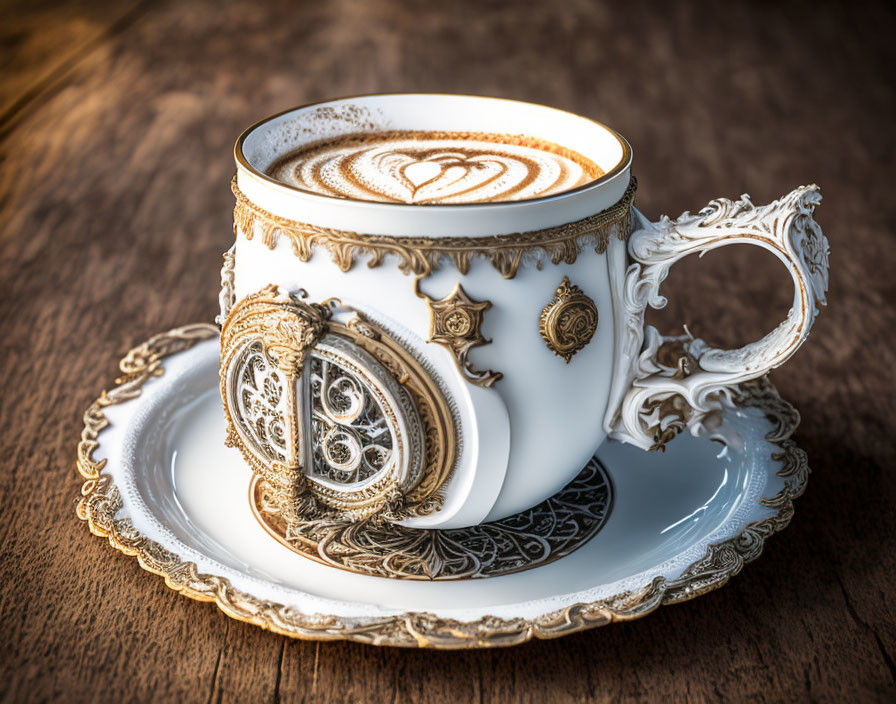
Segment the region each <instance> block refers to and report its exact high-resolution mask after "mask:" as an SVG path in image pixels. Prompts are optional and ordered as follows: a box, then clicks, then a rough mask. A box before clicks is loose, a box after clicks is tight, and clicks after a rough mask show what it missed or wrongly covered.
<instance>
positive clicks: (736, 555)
mask: <svg viewBox="0 0 896 704" xmlns="http://www.w3.org/2000/svg"><path fill="white" fill-rule="evenodd" d="M217 332H218V331H217V329H216V328H215V327H214V326H212V325H205V324H198V325H189V326H186V327H182V328H177V329H175V330H171V331H169V332H166V333H162V334H160V335H156V336H155V337H153V338H151V339H150V340H148V341H147V342H145V343H143V344H142V345H139V346H137V347H135V348H134V349H132V350H131V351H130V352H129V353H128V354H127V356H126V357H125V358H124V359H123V360H122V361H121V363H120V367H121V371H122V376H120V377H119V378H118V379H116V380H115V385H114V386H113V388H111V389H110V390H108V391H104V392H103V393H102V394H101V395H100V397H99V398H98V399H97V400H96V401H94V402H93V403H92V404H91V405H90V407H89V408H88V409H87V411H86V412H85V414H84V429H83V430H82V432H81V442H80V443H79V444H78V459H77V467H78V471H79V472H80V473H81V475H82V477H83V478H84V482H83V484H82V486H81V499H80V501H79V502H78V507H77V515H78V517H79V518H80V519H81V520H83V521H86V522H87V524H88V526H89V528H90V530H91V532H92V533H94V534H95V535H98V536H101V537H104V538H107V539H108V540H109V544H110V545H112V547H114V548H116V549H117V550H120V551H122V552H123V553H125V554H127V555H133V556H135V557H136V558H137V561H138V562H139V564H140V566H141V567H142V568H143V569H145V570H147V571H149V572H153V573H155V574H158V575H161V576H162V577H164V579H165V584H167V585H168V586H169V587H171V588H172V589H174V590H176V591H178V592H180V593H182V594H184V595H185V596H188V597H190V598H192V599H197V600H199V601H213V602H214V603H215V604H216V605H217V606H218V608H220V609H221V610H222V611H223V612H224V613H225V614H227V615H228V616H230V617H232V618H235V619H238V620H240V621H246V622H247V623H253V624H255V625H257V626H260V627H262V628H266V629H268V630H270V631H274V632H275V633H280V634H282V635H287V636H291V637H293V638H302V639H308V640H339V639H344V640H353V641H358V642H361V643H370V644H374V645H390V646H406V647H429V648H445V649H460V648H477V647H498V646H508V645H515V644H518V643H523V642H525V641H527V640H530V639H532V638H555V637H557V636H562V635H567V634H569V633H574V632H576V631H581V630H584V629H586V628H594V627H596V626H602V625H605V624H608V623H612V622H614V621H626V620H631V619H635V618H640V617H641V616H646V615H647V614H649V613H650V612H652V611H654V610H655V609H657V608H658V607H660V606H661V605H663V604H675V603H679V602H682V601H687V600H689V599H693V598H694V597H697V596H700V595H702V594H705V593H707V592H709V591H712V590H713V589H717V588H719V587H721V586H723V585H725V584H726V583H727V582H728V580H729V579H730V578H731V577H733V576H734V575H736V574H738V573H739V572H740V571H741V569H743V566H744V565H745V564H747V563H748V562H752V561H753V560H755V559H756V558H757V557H759V555H760V554H761V553H762V548H763V546H764V544H765V541H766V540H767V539H768V538H769V537H771V536H772V535H774V534H775V533H777V532H778V531H780V530H783V529H784V528H786V527H787V525H788V523H790V519H791V518H792V516H793V499H795V498H796V497H798V496H800V494H802V493H803V491H804V490H805V488H806V484H807V481H808V477H809V467H808V463H807V459H806V454H805V452H804V451H803V450H801V449H800V448H799V447H797V446H796V444H795V443H794V442H793V440H791V439H790V438H791V435H792V434H793V432H794V430H795V429H796V427H797V425H798V424H799V414H798V413H797V412H796V411H795V410H794V408H793V407H792V406H791V405H790V404H789V403H787V401H785V400H784V399H782V398H781V396H780V395H779V394H778V392H777V391H776V390H775V388H774V386H772V385H771V383H770V382H769V381H768V380H767V379H761V380H757V381H753V382H749V383H747V384H743V385H741V386H740V394H739V396H738V397H737V398H736V399H735V401H736V403H737V404H738V405H740V406H742V407H753V408H758V409H760V410H761V411H763V412H764V413H765V415H766V417H767V418H768V419H769V420H770V421H771V422H772V423H773V425H774V427H773V429H772V430H771V432H769V434H768V435H767V439H768V441H769V442H770V443H772V444H774V445H776V446H777V448H778V452H776V453H775V454H773V455H772V459H774V460H777V461H780V462H782V467H781V469H780V471H779V472H778V476H780V477H782V478H784V479H785V484H784V487H783V488H782V489H781V491H780V492H778V493H777V494H776V495H775V496H773V497H771V498H764V499H762V500H761V503H762V504H763V505H765V506H768V507H769V508H771V509H773V510H775V511H776V513H775V515H773V516H771V517H769V518H766V519H764V520H761V521H756V522H753V523H750V524H748V525H747V526H745V527H744V529H743V530H742V531H741V532H740V533H739V534H738V535H736V536H734V537H733V538H730V539H728V540H725V541H722V542H721V543H717V544H715V545H710V546H709V547H708V548H707V551H706V554H705V555H704V556H703V557H702V558H701V559H699V560H697V561H696V562H694V563H693V564H692V565H690V566H689V567H688V568H687V569H685V571H684V572H683V573H682V574H681V576H680V577H678V578H677V579H674V580H667V579H665V578H663V577H657V578H656V579H654V580H653V581H652V582H651V583H650V584H648V585H645V586H644V587H643V588H641V589H637V590H633V591H629V592H624V593H622V594H617V595H616V596H613V597H610V598H608V599H603V600H601V601H596V602H591V603H579V604H572V605H570V606H567V607H565V608H563V609H560V610H558V611H554V612H551V613H548V614H544V615H542V616H538V617H536V618H533V619H526V618H514V619H505V618H499V617H496V616H484V617H482V618H480V619H477V620H475V621H458V620H455V619H448V618H442V617H440V616H437V615H435V614H430V613H420V612H408V613H404V614H399V615H395V616H383V617H373V618H343V617H339V616H333V615H327V614H303V613H300V612H299V611H297V610H296V609H295V608H294V607H289V606H284V605H283V604H277V603H275V602H273V601H268V600H264V599H259V598H257V597H255V596H253V595H251V594H247V593H245V592H242V591H240V590H238V589H235V588H234V587H233V585H232V584H231V583H230V581H229V580H227V579H225V578H223V577H218V576H216V575H210V574H202V573H201V572H199V570H198V569H197V567H196V565H195V563H193V562H187V561H184V560H182V559H181V558H180V557H179V556H178V555H176V554H174V553H172V552H171V551H169V550H166V549H165V548H163V547H162V546H161V545H159V544H158V543H156V542H154V541H152V540H150V539H149V538H147V537H145V536H143V535H141V534H140V533H139V532H138V531H137V530H136V529H135V528H134V526H133V523H132V522H131V519H129V518H118V517H117V514H118V513H119V511H120V510H121V508H122V501H121V496H120V494H119V492H118V488H117V487H116V486H115V484H114V482H113V481H112V478H111V477H110V476H109V475H108V474H105V473H104V472H103V469H104V467H105V464H106V460H94V458H93V453H94V452H95V450H96V449H97V447H99V441H98V436H99V433H100V431H101V430H102V429H103V428H105V427H106V426H108V425H109V421H108V420H107V419H106V416H105V415H104V413H103V409H104V408H105V407H106V406H110V405H114V404H118V403H124V402H126V401H129V400H131V399H134V398H136V397H138V396H139V395H140V393H141V389H142V387H143V385H144V384H145V383H146V382H147V381H148V380H149V379H150V378H151V377H153V376H158V375H160V374H162V372H163V369H162V365H161V360H162V359H163V358H164V357H166V356H168V355H171V354H175V353H177V352H180V351H182V350H185V349H188V348H189V347H192V346H193V345H194V344H196V343H197V342H200V341H202V340H206V339H209V338H211V337H213V336H215V335H216V334H217Z"/></svg>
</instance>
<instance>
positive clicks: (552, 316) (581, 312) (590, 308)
mask: <svg viewBox="0 0 896 704" xmlns="http://www.w3.org/2000/svg"><path fill="white" fill-rule="evenodd" d="M538 330H539V332H540V333H541V336H542V338H544V341H545V343H546V344H547V346H548V348H549V349H550V350H551V351H552V352H553V353H554V354H556V355H558V356H560V357H563V359H564V360H565V361H566V363H567V364H569V360H571V359H572V358H573V355H574V354H575V353H576V352H578V351H579V350H580V349H582V348H583V347H584V346H585V345H587V344H588V343H589V342H591V338H592V337H594V332H595V331H596V330H597V306H596V305H594V301H593V300H591V299H590V298H589V297H588V296H586V295H585V294H584V293H582V289H580V288H579V287H578V286H576V285H575V284H572V283H570V281H569V277H568V276H564V277H563V281H561V282H560V286H558V287H557V292H556V293H555V294H554V298H553V300H552V301H551V302H550V303H548V304H547V305H546V306H545V307H544V310H542V311H541V320H540V321H539V326H538Z"/></svg>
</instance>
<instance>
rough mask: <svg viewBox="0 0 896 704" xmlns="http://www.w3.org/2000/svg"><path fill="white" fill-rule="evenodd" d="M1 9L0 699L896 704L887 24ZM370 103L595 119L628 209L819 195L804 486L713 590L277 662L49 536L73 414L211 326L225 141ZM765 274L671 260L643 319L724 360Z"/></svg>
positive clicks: (714, 16) (765, 297) (207, 611)
mask: <svg viewBox="0 0 896 704" xmlns="http://www.w3.org/2000/svg"><path fill="white" fill-rule="evenodd" d="M22 7H24V5H23V6H22ZM22 7H19V6H13V5H9V4H7V5H6V6H5V8H4V9H3V10H2V11H0V12H2V16H3V18H4V21H9V22H10V24H8V25H7V26H10V27H12V26H13V24H11V22H12V20H14V21H15V25H14V27H15V32H14V34H15V37H14V39H9V36H8V35H0V36H2V38H3V46H4V49H5V51H6V53H4V58H3V61H2V62H0V67H2V70H3V77H2V84H3V87H2V89H0V102H2V104H3V105H5V106H7V107H8V106H9V105H12V104H14V103H16V101H18V100H20V98H21V97H22V96H28V100H27V101H26V103H27V110H22V109H16V110H13V111H12V112H10V111H7V112H6V113H4V115H5V117H4V118H3V120H4V121H3V122H2V123H0V140H2V141H0V158H2V167H0V333H2V334H0V389H2V391H0V427H2V428H3V430H2V435H0V512H2V514H0V546H2V559H0V614H2V626H0V695H2V698H3V699H4V700H5V701H73V702H77V701H96V700H106V701H150V700H160V701H178V700H179V701H190V702H192V701H208V702H244V701H253V702H255V701H270V702H286V701H309V702H310V701H315V702H317V701H321V702H325V701H334V702H336V701H359V702H360V701H376V702H380V701H398V702H405V701H409V702H423V701H426V702H433V701H446V702H447V701H452V702H465V701H483V702H484V701H489V702H492V701H519V702H540V701H551V702H566V701H570V702H571V701H615V700H632V699H648V700H656V699H661V698H663V699H669V700H673V701H681V700H693V701H705V700H727V701H794V700H802V701H808V700H815V701H844V700H846V701H873V700H890V701H892V699H893V697H894V686H896V685H894V678H896V665H894V656H896V628H894V624H896V618H894V606H893V579H894V575H896V550H894V545H896V519H894V516H896V511H894V508H893V507H894V502H896V491H894V489H896V479H894V468H896V444H894V439H893V438H894V431H896V428H894V420H893V419H894V418H896V394H894V391H896V389H894V384H893V369H894V366H896V354H894V348H893V345H894V344H896V334H894V331H896V311H894V303H893V302H894V300H896V283H894V282H896V277H894V275H893V272H894V270H896V254H894V252H896V235H894V231H893V223H894V222H896V199H894V198H893V196H892V193H891V190H892V185H891V179H892V175H891V171H892V165H893V163H894V161H896V158H894V157H896V134H894V130H893V124H894V118H896V90H894V84H893V81H892V75H891V71H892V66H893V65H896V61H894V59H896V56H894V54H896V48H894V47H896V45H894V44H893V42H892V40H891V36H892V32H893V29H894V27H896V23H894V15H893V11H892V10H891V9H887V8H886V7H885V6H884V5H871V4H869V5H857V4H850V5H848V6H846V5H844V6H838V5H830V6H827V5H825V6H818V5H816V4H815V3H808V2H806V3H783V4H781V3H746V2H745V3H733V2H732V3H725V4H724V5H721V4H719V5H718V6H717V5H716V4H714V3H709V2H697V3H692V4H689V5H687V6H677V7H675V8H674V9H662V10H661V9H660V8H661V7H664V6H661V5H659V4H658V3H651V2H647V1H646V0H628V2H625V3H621V4H619V5H617V6H616V7H613V8H611V7H609V6H608V5H606V4H603V3H601V4H598V3H592V2H585V1H584V0H569V1H567V2H563V3H551V2H544V3H506V4H504V3H497V2H487V3H479V2H472V1H470V2H452V3H443V4H440V5H438V6H435V5H432V4H430V3H425V2H422V0H421V1H420V2H402V3H399V2H390V1H388V0H367V1H365V2H361V1H360V0H332V1H331V2H327V3H322V2H310V1H303V2H286V1H284V2H272V3H265V4H257V3H252V4H249V3H245V4H239V3H220V2H214V1H213V0H199V1H197V2H190V3H175V2H167V3H165V2H163V3H152V4H141V5H118V4H116V5H115V6H114V8H113V6H112V5H111V4H103V5H89V4H87V3H81V4H75V5H72V4H66V5H60V6H59V7H58V8H54V6H53V5H52V4H43V5H41V6H40V7H41V11H40V12H34V13H31V14H29V13H28V12H27V11H26V10H23V9H22ZM10 18H12V19H10ZM60 27H61V28H62V29H60ZM66 27H67V28H69V29H66ZM4 31H5V30H4ZM48 32H49V33H51V34H47V33H48ZM57 36H59V37H62V39H61V40H60V41H61V42H63V43H64V42H65V41H66V37H68V38H71V40H72V41H73V42H75V43H76V44H77V46H78V47H79V48H77V50H76V51H74V52H73V53H72V52H70V51H69V49H68V48H66V47H62V48H60V47H59V46H58V44H59V42H57V41H56V40H55V39H54V37H57ZM42 47H43V48H42ZM47 47H50V48H49V49H48V48H47ZM48 75H50V76H56V77H57V78H56V79H54V80H51V81H47V80H45V78H44V77H46V76H48ZM390 90H437V91H444V92H466V93H482V94H492V95H498V96H507V97H514V98H520V99H526V100H533V101H536V102H542V103H547V104H551V105H556V106H558V107H561V108H566V109H569V110H573V111H575V112H579V113H582V114H585V115H589V116H593V117H595V118H597V119H599V120H602V121H604V122H607V123H609V124H611V125H613V126H615V127H618V128H619V129H620V130H621V131H622V132H623V133H624V134H625V135H626V136H627V137H628V138H629V140H630V142H631V143H632V144H633V145H634V148H635V170H636V173H637V175H638V177H639V180H640V184H641V187H640V191H639V194H638V205H639V207H640V208H641V209H642V211H644V212H645V213H646V214H648V215H650V216H657V215H659V214H660V213H668V214H671V215H676V214H678V213H679V212H680V211H682V210H684V209H691V210H693V209H696V208H699V207H701V206H702V205H704V204H705V203H706V201H707V200H709V199H710V198H713V197H716V196H720V195H724V196H729V197H731V196H737V195H739V194H740V193H741V192H743V191H747V192H749V193H751V194H752V195H753V196H754V199H755V201H756V202H757V203H764V202H767V201H768V200H770V199H772V198H775V197H777V196H779V195H781V194H783V193H785V192H787V191H788V190H790V189H791V188H793V187H794V186H796V185H799V184H801V183H806V182H810V181H816V182H818V183H819V184H820V185H821V186H822V190H823V193H824V198H825V200H824V203H823V204H822V206H821V208H820V209H819V212H818V219H819V221H820V222H821V223H822V225H823V227H824V229H825V232H826V234H827V235H828V237H829V238H830V241H831V246H832V260H831V262H832V270H831V287H830V293H829V298H830V302H831V304H830V306H829V308H828V309H827V310H825V311H823V313H822V315H821V316H820V318H819V320H818V323H817V326H816V328H815V331H814V332H813V334H812V336H811V338H810V339H809V342H808V343H807V344H806V346H805V347H804V349H803V350H802V351H800V352H799V353H798V354H797V355H796V357H795V358H794V359H793V360H792V362H791V363H789V364H787V365H786V366H785V367H783V368H782V369H780V370H779V371H777V372H776V373H775V374H774V377H773V378H774V381H775V383H776V384H777V385H778V387H779V388H780V390H781V391H782V393H783V394H784V395H785V396H786V397H787V398H788V399H789V400H791V401H792V402H793V403H795V404H796V406H797V407H798V408H799V409H800V411H801V412H802V414H803V424H802V426H801V428H800V430H799V431H798V434H797V439H798V441H799V442H800V444H801V445H802V446H803V447H804V448H805V449H806V450H807V451H808V452H809V455H810V460H811V464H812V467H813V469H814V473H813V476H812V479H811V481H810V484H809V489H808V492H807V494H806V495H805V496H804V497H803V498H801V499H800V500H799V502H798V503H797V515H796V518H795V519H794V522H793V523H792V525H791V527H790V528H789V529H788V530H787V531H786V532H784V533H783V534H782V535H780V536H778V537H775V538H773V539H772V540H771V542H770V543H769V546H768V550H767V553H766V555H765V556H764V557H763V558H762V559H761V560H759V561H758V562H757V563H755V564H753V565H750V566H749V567H748V568H747V569H746V570H745V571H744V574H743V575H741V576H739V577H738V578H736V579H735V580H734V581H733V582H732V583H731V584H730V585H729V586H727V587H726V588H724V589H722V590H720V591H718V592H716V593H714V594H711V595H709V596H706V597H703V598H701V599H698V600H696V601H694V602H690V603H687V604H684V605H681V606H675V607H669V608H664V609H661V610H660V611H658V612H657V613H655V614H653V615H652V616H650V617H648V618H646V619H644V620H641V621H638V622H633V623H628V624H623V625H617V626H611V627H608V628H603V629H599V630H597V631H592V632H586V633H582V634H578V635H575V636H572V637H569V638H564V639H561V640H558V641H550V642H536V643H530V644H527V645H525V646H522V647H518V648H514V649H512V650H505V651H495V652H465V653H438V652H408V651H400V650H395V649H388V648H384V649H377V648H372V647H364V646H359V645H353V644H344V643H330V644H315V643H303V642H294V641H289V640H287V639H285V638H282V637H279V636H275V635H272V634H270V633H266V632H263V631H261V630H259V629H257V628H254V627H252V626H248V625H246V624H242V623H238V622H234V621H231V620H230V619H227V618H226V617H225V616H223V614H221V613H219V612H218V611H217V610H216V609H214V608H213V607H212V606H209V605H205V604H198V603H195V602H191V601H189V600H187V599H184V598H182V597H180V596H178V595H176V594H175V593H173V592H172V591H170V590H168V589H167V588H166V587H165V586H164V584H163V583H162V581H161V580H160V579H158V578H155V577H153V576H150V575H148V574H146V573H145V572H143V571H142V570H141V569H140V568H139V567H138V566H137V564H136V563H135V562H134V561H133V560H132V559H130V558H127V557H125V556H123V555H120V554H118V553H113V552H112V551H110V549H109V547H108V546H107V545H105V544H104V543H103V541H100V540H98V539H96V538H94V537H92V536H90V535H89V534H88V532H87V530H86V529H85V527H84V526H83V524H81V523H80V522H79V521H78V520H77V519H76V518H75V516H74V506H75V502H76V499H77V491H78V486H79V482H78V479H77V476H76V472H75V470H74V454H75V445H76V441H77V435H78V432H79V430H80V414H81V412H82V411H83V409H84V408H85V407H86V406H87V404H88V403H89V402H90V401H91V400H92V399H93V398H94V397H95V395H96V393H97V392H98V391H99V390H100V389H101V388H102V387H103V386H104V385H105V384H106V383H107V381H108V380H109V379H110V378H111V377H112V376H113V375H114V371H115V370H114V365H115V361H116V360H117V358H118V357H119V356H120V355H121V354H122V353H123V352H124V351H126V350H127V348H128V347H129V346H131V345H132V344H133V343H135V342H137V341H140V340H143V339H145V338H147V337H148V336H150V335H151V334H153V333H155V332H158V331H161V330H163V329H167V328H170V327H173V326H176V325H180V324H183V323H187V322H193V321H200V320H211V319H212V317H213V316H214V314H215V305H216V296H217V285H218V268H219V261H220V259H219V257H220V253H221V252H222V251H223V250H224V249H226V248H227V247H228V246H229V244H230V242H231V239H232V234H231V228H230V217H231V212H230V211H231V207H232V200H231V194H230V191H229V180H230V176H231V174H232V172H233V163H232V157H231V148H232V144H233V141H234V140H235V138H236V136H237V135H238V134H239V132H240V131H241V130H242V129H243V128H244V127H245V126H246V125H248V124H250V123H251V122H253V121H255V120H256V119H258V118H259V117H262V116H264V115H266V114H269V113H272V112H275V111H278V110H281V109H284V108H286V107H289V106H291V105H294V104H299V103H304V102H308V101H312V100H317V99H323V98H327V97H332V96H336V95H343V94H354V93H363V92H371V91H390ZM23 107H24V104H23ZM740 249H744V251H738V250H740ZM788 287H789V284H788V283H787V279H786V276H785V274H784V270H783V268H782V267H780V265H779V264H778V263H777V262H776V260H774V259H773V258H772V257H771V256H766V255H763V254H762V253H761V252H756V251H750V250H748V249H747V248H738V249H737V250H735V251H734V252H730V251H725V252H719V253H713V254H711V255H710V256H708V257H706V258H705V259H704V260H703V261H700V262H697V261H686V262H684V263H683V264H682V265H680V266H678V267H676V269H675V270H674V273H673V275H672V277H671V278H670V281H669V284H668V286H667V291H668V293H669V297H670V305H669V308H668V309H667V310H666V311H663V314H662V315H658V316H655V319H656V320H658V321H660V322H662V323H663V324H664V325H666V326H671V325H675V324H678V323H680V321H682V320H687V321H689V322H690V328H691V330H692V331H693V332H694V333H695V334H697V335H701V336H704V337H707V338H708V339H709V340H710V341H711V342H713V343H717V344H724V345H733V344H738V343H741V342H744V341H746V340H749V339H752V338H754V337H756V336H758V335H759V334H760V333H762V332H763V331H765V330H767V329H769V328H770V327H771V326H772V325H774V324H776V323H777V322H778V321H779V320H780V319H781V317H782V316H783V314H784V313H785V312H786V309H787V307H788V305H789V297H790V293H789V288H788ZM731 294H736V301H737V302H736V303H732V302H731V300H730V299H726V297H727V296H729V295H731ZM667 330H668V331H669V332H672V330H671V329H669V328H668V327H667Z"/></svg>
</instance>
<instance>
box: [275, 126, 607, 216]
mask: <svg viewBox="0 0 896 704" xmlns="http://www.w3.org/2000/svg"><path fill="white" fill-rule="evenodd" d="M267 173H268V175H269V176H271V177H273V178H275V179H277V180H278V181H281V182H283V183H285V184H288V185H290V186H295V187H297V188H301V189H304V190H308V191H312V192H314V193H320V194H323V195H328V196H339V197H343V198H351V199H354V200H367V201H380V202H386V203H414V204H437V203H481V202H489V201H509V200H523V199H527V198H538V197H541V196H547V195H552V194H555V193H562V192H563V191H568V190H570V189H572V188H576V187H577V186H581V185H584V184H586V183H589V182H590V181H593V180H594V179H596V178H598V177H600V176H602V175H603V171H602V170H601V169H600V167H598V166H597V165H596V164H595V163H594V162H592V161H591V160H590V159H587V158H586V157H584V156H582V155H581V154H578V153H576V152H574V151H572V150H570V149H566V148H564V147H561V146H559V145H556V144H553V143H551V142H547V141H544V140H538V139H534V138H531V137H523V136H512V135H496V134H486V133H475V132H424V131H420V132H413V131H393V132H379V133H368V134H354V135H346V136H343V137H339V138H336V139H333V140H328V141H326V142H319V143H317V144H311V145H308V146H306V147H302V148H301V149H299V150H297V151H294V152H292V153H291V154H288V155H287V156H285V157H282V158H280V159H279V160H277V161H276V162H275V163H274V164H273V166H271V167H270V168H269V169H268V171H267Z"/></svg>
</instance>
